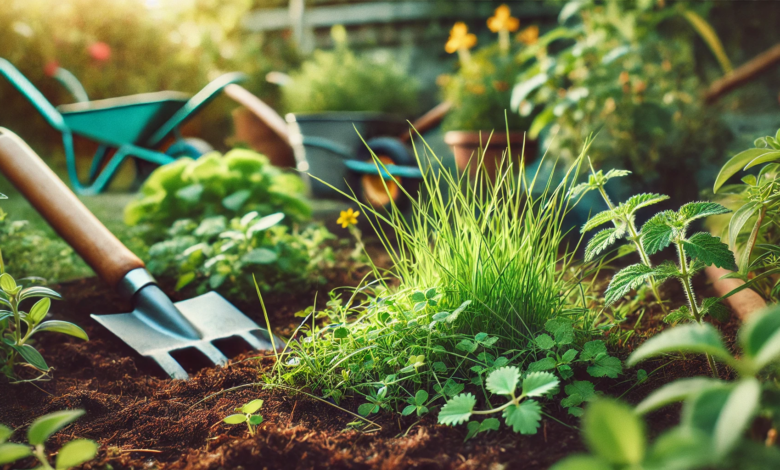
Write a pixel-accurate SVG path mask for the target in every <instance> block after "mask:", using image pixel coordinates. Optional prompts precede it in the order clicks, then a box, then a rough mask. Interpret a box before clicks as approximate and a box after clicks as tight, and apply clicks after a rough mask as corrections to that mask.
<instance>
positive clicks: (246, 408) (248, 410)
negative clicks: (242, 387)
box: [222, 399, 263, 436]
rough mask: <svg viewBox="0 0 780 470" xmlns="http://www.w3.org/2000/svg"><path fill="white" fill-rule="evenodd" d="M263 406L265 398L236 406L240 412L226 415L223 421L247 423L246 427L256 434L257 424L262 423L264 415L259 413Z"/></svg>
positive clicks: (250, 432) (251, 433) (227, 422)
mask: <svg viewBox="0 0 780 470" xmlns="http://www.w3.org/2000/svg"><path fill="white" fill-rule="evenodd" d="M262 407H263V400H260V399H257V400H252V401H250V402H248V403H245V404H244V405H243V406H239V407H238V408H236V411H238V413H236V414H232V415H230V416H226V417H225V418H224V419H223V420H222V422H224V423H225V424H242V423H246V427H247V429H248V430H249V435H250V436H254V435H255V433H256V432H257V426H259V425H260V424H262V422H263V416H262V415H259V414H257V412H258V411H260V408H262Z"/></svg>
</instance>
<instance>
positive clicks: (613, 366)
mask: <svg viewBox="0 0 780 470" xmlns="http://www.w3.org/2000/svg"><path fill="white" fill-rule="evenodd" d="M622 373H623V364H622V363H621V362H620V359H618V358H616V357H612V356H603V357H601V358H599V359H596V360H595V361H594V362H593V365H592V366H590V367H588V374H590V375H591V377H609V378H610V379H616V378H617V376H618V375H620V374H622Z"/></svg>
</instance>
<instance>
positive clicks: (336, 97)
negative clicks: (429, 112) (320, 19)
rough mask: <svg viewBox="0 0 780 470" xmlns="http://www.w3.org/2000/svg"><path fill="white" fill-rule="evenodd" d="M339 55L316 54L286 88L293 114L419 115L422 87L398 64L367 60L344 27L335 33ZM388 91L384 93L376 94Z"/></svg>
mask: <svg viewBox="0 0 780 470" xmlns="http://www.w3.org/2000/svg"><path fill="white" fill-rule="evenodd" d="M331 37H332V38H333V42H334V43H335V49H334V50H333V51H321V50H317V51H314V54H313V55H312V57H311V58H310V59H309V60H307V61H305V62H304V63H303V64H302V66H301V68H300V70H298V71H294V72H292V73H291V74H290V78H291V80H290V82H289V83H287V84H285V85H284V86H283V87H282V103H283V105H284V108H285V109H286V110H288V111H289V112H293V113H321V112H328V111H374V112H383V113H393V114H399V115H402V116H410V115H413V114H414V113H415V112H416V111H417V88H418V86H417V83H416V82H415V80H414V79H413V78H412V77H410V76H409V75H407V74H406V73H405V72H404V71H403V70H402V69H401V68H400V67H399V65H398V63H396V62H392V61H389V60H385V61H379V60H376V59H371V58H368V57H361V56H358V55H356V54H355V53H354V52H352V51H351V50H350V49H349V47H348V45H347V33H346V30H345V29H344V27H343V26H340V25H337V26H334V27H333V28H332V29H331ZM377 90H382V93H376V91H377Z"/></svg>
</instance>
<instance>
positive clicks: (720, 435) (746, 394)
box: [714, 377, 761, 457]
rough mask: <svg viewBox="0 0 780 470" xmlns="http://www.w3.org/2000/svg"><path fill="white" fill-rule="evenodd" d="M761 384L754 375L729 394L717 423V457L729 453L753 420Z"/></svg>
mask: <svg viewBox="0 0 780 470" xmlns="http://www.w3.org/2000/svg"><path fill="white" fill-rule="evenodd" d="M760 397H761V384H760V383H759V381H758V380H757V379H755V378H753V377H750V378H747V379H742V380H740V381H739V382H737V386H736V387H734V389H733V390H732V391H731V394H729V398H728V400H727V401H726V403H725V405H724V406H723V409H722V410H721V412H720V416H719V417H718V421H717V424H716V425H715V435H714V447H715V452H716V455H717V457H723V456H725V455H727V454H728V453H729V452H730V451H731V449H732V448H734V445H736V443H737V441H739V439H740V437H742V433H743V432H744V431H745V429H747V427H748V425H749V424H750V423H751V422H752V421H753V416H754V415H755V413H756V412H757V411H758V405H759V400H760Z"/></svg>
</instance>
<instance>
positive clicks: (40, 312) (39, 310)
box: [27, 297, 51, 324]
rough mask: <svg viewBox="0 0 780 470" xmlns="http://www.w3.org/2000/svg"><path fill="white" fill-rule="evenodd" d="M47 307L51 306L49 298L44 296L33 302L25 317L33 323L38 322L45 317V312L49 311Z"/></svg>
mask: <svg viewBox="0 0 780 470" xmlns="http://www.w3.org/2000/svg"><path fill="white" fill-rule="evenodd" d="M49 308H51V299H49V298H48V297H44V298H42V299H41V300H39V301H37V302H35V304H33V306H32V308H30V313H29V314H28V316H27V318H29V319H30V320H31V321H32V322H33V324H38V323H40V322H41V320H43V319H44V318H45V317H46V314H47V313H49Z"/></svg>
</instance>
